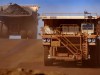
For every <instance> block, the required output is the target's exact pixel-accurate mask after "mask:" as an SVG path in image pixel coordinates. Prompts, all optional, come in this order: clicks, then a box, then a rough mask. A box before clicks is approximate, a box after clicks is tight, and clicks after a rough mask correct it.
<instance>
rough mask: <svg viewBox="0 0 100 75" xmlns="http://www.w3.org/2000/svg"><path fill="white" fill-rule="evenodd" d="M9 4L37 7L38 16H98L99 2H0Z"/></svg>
mask: <svg viewBox="0 0 100 75" xmlns="http://www.w3.org/2000/svg"><path fill="white" fill-rule="evenodd" d="M9 3H17V4H20V5H38V6H40V9H39V11H38V13H39V14H42V13H51V12H52V13H58V12H59V13H66V12H68V13H70V12H71V13H77V12H78V13H83V12H84V11H85V10H86V11H88V12H93V13H97V14H98V15H100V8H99V7H100V0H0V5H6V4H9ZM42 24H43V22H42V21H41V20H40V21H39V25H38V28H39V30H38V32H39V31H40V27H41V26H43V25H42Z"/></svg>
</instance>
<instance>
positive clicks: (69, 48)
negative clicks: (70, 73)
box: [41, 12, 100, 65]
mask: <svg viewBox="0 0 100 75" xmlns="http://www.w3.org/2000/svg"><path fill="white" fill-rule="evenodd" d="M73 14H74V15H75V16H73ZM92 14H93V15H92ZM94 14H95V15H94ZM58 15H60V16H58ZM65 15H66V16H65ZM77 15H79V16H77ZM41 19H42V20H43V22H44V27H41V31H42V32H41V36H42V40H43V46H44V64H45V65H53V64H55V62H57V61H65V62H75V63H76V64H79V65H82V64H83V63H84V62H87V61H88V62H89V61H91V62H94V63H93V64H96V63H97V62H98V60H99V58H100V57H99V54H100V53H99V54H98V52H99V51H98V50H99V49H100V47H98V46H97V45H98V41H97V39H98V40H99V43H100V21H99V17H98V16H97V14H96V13H87V12H84V13H44V14H42V16H41ZM96 53H97V54H96ZM98 57H99V58H98ZM97 58H98V59H97Z"/></svg>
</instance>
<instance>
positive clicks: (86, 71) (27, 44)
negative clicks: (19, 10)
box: [0, 40, 100, 75]
mask: <svg viewBox="0 0 100 75" xmlns="http://www.w3.org/2000/svg"><path fill="white" fill-rule="evenodd" d="M19 68H24V69H25V70H32V71H34V72H40V73H43V72H44V73H45V74H47V75H99V74H100V68H89V67H88V68H79V67H78V68H77V67H73V66H70V67H69V66H68V65H67V66H65V65H64V66H61V65H60V66H44V65H43V46H42V41H41V40H0V69H1V70H0V73H1V71H2V70H5V69H7V70H12V69H19ZM17 75H18V74H17Z"/></svg>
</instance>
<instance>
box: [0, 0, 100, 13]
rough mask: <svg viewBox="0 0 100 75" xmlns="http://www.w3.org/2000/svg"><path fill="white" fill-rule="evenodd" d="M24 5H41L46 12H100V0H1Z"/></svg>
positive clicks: (2, 3)
mask: <svg viewBox="0 0 100 75" xmlns="http://www.w3.org/2000/svg"><path fill="white" fill-rule="evenodd" d="M11 2H12V3H18V4H22V5H30V4H31V5H34V4H35V5H39V6H40V10H39V12H40V13H44V12H84V10H87V11H89V12H96V13H98V14H100V10H99V6H100V5H99V4H100V0H0V5H6V4H9V3H11Z"/></svg>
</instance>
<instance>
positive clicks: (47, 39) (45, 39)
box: [43, 38, 51, 42]
mask: <svg viewBox="0 0 100 75" xmlns="http://www.w3.org/2000/svg"><path fill="white" fill-rule="evenodd" d="M50 41H51V39H49V38H44V39H43V42H50Z"/></svg>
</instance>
